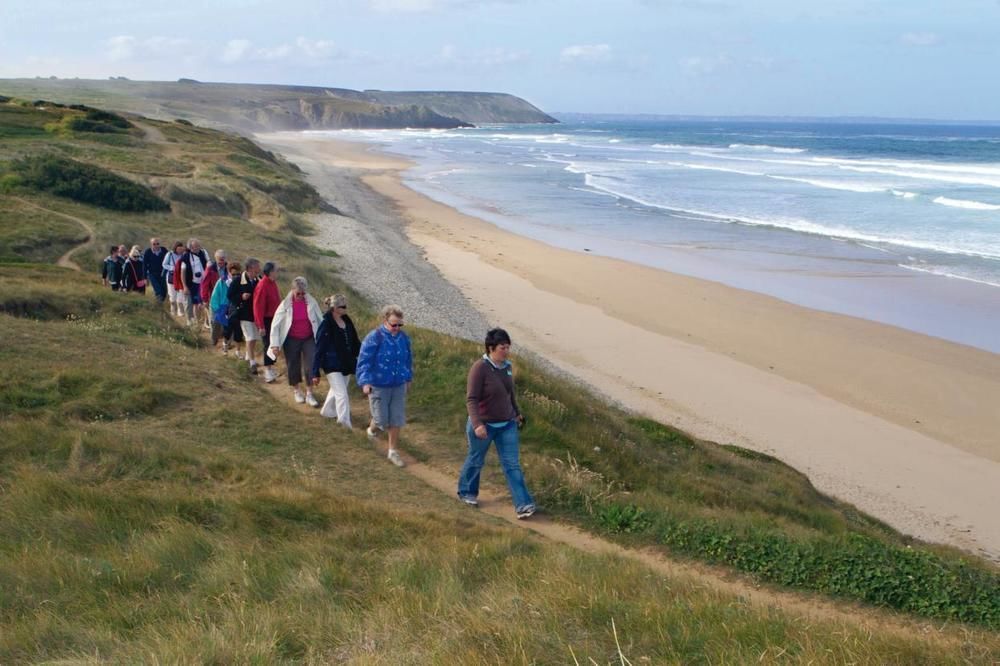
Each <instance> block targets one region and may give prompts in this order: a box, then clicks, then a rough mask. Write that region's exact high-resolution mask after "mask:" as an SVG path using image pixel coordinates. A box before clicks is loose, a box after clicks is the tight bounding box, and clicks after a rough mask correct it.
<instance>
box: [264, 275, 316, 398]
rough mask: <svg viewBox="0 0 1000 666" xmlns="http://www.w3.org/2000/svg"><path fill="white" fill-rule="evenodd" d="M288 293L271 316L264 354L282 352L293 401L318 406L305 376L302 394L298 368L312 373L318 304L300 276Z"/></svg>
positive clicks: (275, 354)
mask: <svg viewBox="0 0 1000 666" xmlns="http://www.w3.org/2000/svg"><path fill="white" fill-rule="evenodd" d="M292 284H293V285H294V286H293V287H292V290H291V291H290V292H288V295H287V296H285V298H284V300H283V301H281V304H280V305H279V306H278V309H277V310H276V311H275V313H274V319H273V320H272V321H271V336H270V337H271V348H270V349H269V350H268V352H267V353H268V354H269V355H270V356H271V357H277V355H278V351H279V350H284V353H285V362H286V363H287V365H288V385H289V386H291V387H292V388H293V389H294V396H295V402H299V403H302V402H305V403H308V404H309V406H310V407H319V401H318V400H316V398H315V396H313V393H312V377H311V376H307V377H306V387H305V393H303V391H302V368H303V367H304V368H305V369H306V373H307V375H311V374H312V367H313V355H314V354H315V352H316V340H315V338H316V331H318V330H319V325H320V323H321V322H322V320H323V312H322V311H321V310H320V308H319V303H317V302H316V299H315V298H313V297H312V296H311V295H310V294H309V292H308V291H307V289H308V287H309V284H308V283H307V282H306V279H305V278H304V277H297V278H295V279H294V280H292Z"/></svg>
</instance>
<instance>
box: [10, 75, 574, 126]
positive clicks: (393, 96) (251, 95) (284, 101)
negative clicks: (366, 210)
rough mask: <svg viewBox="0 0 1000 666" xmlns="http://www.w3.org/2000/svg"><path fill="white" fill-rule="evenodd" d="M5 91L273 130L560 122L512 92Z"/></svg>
mask: <svg viewBox="0 0 1000 666" xmlns="http://www.w3.org/2000/svg"><path fill="white" fill-rule="evenodd" d="M0 94H3V95H12V96H16V97H20V98H22V99H25V98H26V99H46V100H51V101H54V102H61V103H79V102H84V103H86V104H91V105H94V106H100V107H105V108H114V109H117V110H120V111H128V112H132V113H138V114H141V115H143V116H146V117H150V118H159V119H164V120H168V119H175V118H183V119H185V120H189V121H191V122H194V123H196V124H199V125H205V126H210V127H218V128H225V129H235V130H238V131H241V132H267V131H278V130H307V129H379V128H381V129H393V128H403V127H419V128H442V129H450V128H455V127H470V126H472V125H473V124H475V123H554V122H558V121H556V120H555V119H554V118H552V117H551V116H549V115H547V114H545V113H543V112H542V111H541V110H539V109H538V108H537V107H535V106H533V105H531V104H530V103H528V102H527V101H525V100H523V99H521V98H519V97H516V96H514V95H509V94H506V93H482V92H443V91H434V92H420V91H407V92H393V91H380V90H369V91H358V90H350V89H347V88H320V87H312V86H281V85H263V84H241V83H201V82H199V81H194V80H192V79H180V80H179V81H175V82H171V81H130V80H127V79H109V80H106V81H105V80H85V79H0Z"/></svg>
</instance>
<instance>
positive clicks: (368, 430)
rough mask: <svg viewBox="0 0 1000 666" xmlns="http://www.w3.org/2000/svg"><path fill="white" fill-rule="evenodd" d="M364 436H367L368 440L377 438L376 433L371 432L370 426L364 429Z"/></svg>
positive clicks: (374, 431)
mask: <svg viewBox="0 0 1000 666" xmlns="http://www.w3.org/2000/svg"><path fill="white" fill-rule="evenodd" d="M365 434H366V435H368V439H375V438H377V437H378V431H377V430H372V427H371V426H368V427H367V428H365Z"/></svg>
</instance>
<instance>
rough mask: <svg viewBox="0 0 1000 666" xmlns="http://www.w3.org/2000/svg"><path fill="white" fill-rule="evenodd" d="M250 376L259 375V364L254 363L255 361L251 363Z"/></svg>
mask: <svg viewBox="0 0 1000 666" xmlns="http://www.w3.org/2000/svg"><path fill="white" fill-rule="evenodd" d="M250 374H251V375H256V374H257V364H256V363H254V362H253V361H250Z"/></svg>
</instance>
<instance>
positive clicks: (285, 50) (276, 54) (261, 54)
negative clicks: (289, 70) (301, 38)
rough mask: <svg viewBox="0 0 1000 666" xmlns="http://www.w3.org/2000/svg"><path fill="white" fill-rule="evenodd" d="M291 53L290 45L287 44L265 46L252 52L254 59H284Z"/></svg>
mask: <svg viewBox="0 0 1000 666" xmlns="http://www.w3.org/2000/svg"><path fill="white" fill-rule="evenodd" d="M291 54H292V47H291V45H289V44H278V45H277V46H265V47H263V48H259V49H257V50H256V51H254V52H253V59H254V60H265V61H274V60H285V59H286V58H287V57H288V56H290V55H291Z"/></svg>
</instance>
